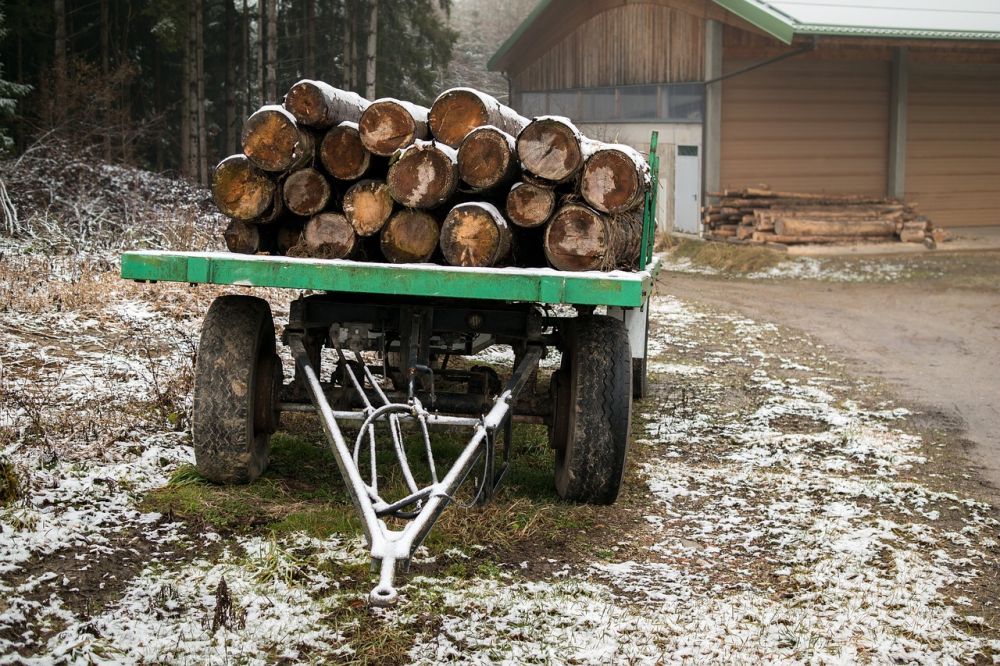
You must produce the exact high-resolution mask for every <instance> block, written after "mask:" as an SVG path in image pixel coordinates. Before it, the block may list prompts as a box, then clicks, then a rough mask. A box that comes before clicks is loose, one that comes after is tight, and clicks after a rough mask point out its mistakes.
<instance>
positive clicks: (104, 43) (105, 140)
mask: <svg viewBox="0 0 1000 666" xmlns="http://www.w3.org/2000/svg"><path fill="white" fill-rule="evenodd" d="M108 14H109V11H108V0H101V21H100V40H101V75H102V76H103V77H104V80H105V81H108V76H109V75H110V74H111V46H110V38H109V32H110V27H111V26H110V25H108V24H109V22H110V17H109V15H108ZM102 134H103V135H104V136H103V137H101V144H102V146H103V151H104V161H105V162H110V161H111V135H110V134H109V133H108V128H106V127H105V128H104V129H103V130H102Z"/></svg>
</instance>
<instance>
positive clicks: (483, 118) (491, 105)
mask: <svg viewBox="0 0 1000 666" xmlns="http://www.w3.org/2000/svg"><path fill="white" fill-rule="evenodd" d="M529 122H530V121H529V120H528V119H527V118H525V117H523V116H521V115H519V114H518V113H517V111H515V110H514V109H512V108H510V107H508V106H504V105H503V104H501V103H500V102H499V101H497V100H496V98H494V97H491V96H490V95H487V94H486V93H481V92H479V91H478V90H473V89H471V88H452V89H450V90H446V91H444V92H443V93H441V94H440V95H438V97H437V99H436V100H434V104H433V105H432V106H431V109H430V113H429V114H428V123H429V124H430V131H431V133H432V134H433V135H434V138H435V139H437V140H438V141H441V142H442V143H445V144H447V145H449V146H451V147H452V148H458V147H459V146H460V145H461V143H462V141H463V139H465V137H466V135H468V134H469V132H471V131H472V130H474V129H476V128H477V127H482V126H484V125H492V126H494V127H496V128H497V129H500V130H502V131H504V132H506V133H507V134H510V135H511V136H517V135H518V134H520V133H521V130H523V129H524V128H525V127H527V125H528V123H529Z"/></svg>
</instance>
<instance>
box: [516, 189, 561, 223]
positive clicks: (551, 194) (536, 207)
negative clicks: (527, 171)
mask: <svg viewBox="0 0 1000 666" xmlns="http://www.w3.org/2000/svg"><path fill="white" fill-rule="evenodd" d="M555 212H556V193H555V191H554V190H553V189H552V188H550V187H541V186H539V185H534V184H532V183H515V184H514V187H512V188H511V189H510V193H509V194H508V195H507V218H508V219H509V220H510V221H511V222H513V223H514V224H516V225H517V226H519V227H524V228H529V229H530V228H534V227H540V226H542V225H543V224H545V223H546V222H548V221H549V218H551V217H552V214H553V213H555Z"/></svg>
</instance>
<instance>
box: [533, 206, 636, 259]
mask: <svg viewBox="0 0 1000 666" xmlns="http://www.w3.org/2000/svg"><path fill="white" fill-rule="evenodd" d="M641 244H642V216H641V215H640V214H638V213H637V212H636V211H634V210H632V211H628V212H626V213H622V214H621V215H617V216H611V215H603V214H601V213H598V212H597V211H595V210H594V209H592V208H590V207H588V206H584V205H582V204H567V205H565V206H563V207H562V208H560V209H559V210H558V211H557V212H556V214H555V216H554V217H553V218H552V221H551V222H549V224H548V226H547V227H546V229H545V239H544V246H545V257H546V259H548V261H549V264H551V265H552V266H553V267H554V268H556V269H558V270H563V271H594V270H596V271H607V270H613V269H615V268H625V269H634V268H636V265H637V264H638V261H639V246H640V245H641Z"/></svg>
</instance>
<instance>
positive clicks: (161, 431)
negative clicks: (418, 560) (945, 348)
mask: <svg viewBox="0 0 1000 666" xmlns="http://www.w3.org/2000/svg"><path fill="white" fill-rule="evenodd" d="M178 289H179V290H182V289H184V287H178ZM162 293H166V294H167V295H168V297H166V298H165V301H166V303H167V305H163V304H161V303H152V302H150V301H144V300H142V299H139V298H135V297H127V298H121V297H120V294H116V293H112V294H111V295H110V296H109V297H108V298H107V299H106V302H104V303H102V304H101V305H100V306H99V307H93V306H91V307H88V308H77V309H75V310H74V309H72V308H66V309H63V310H61V311H52V312H45V313H39V312H33V313H28V312H23V313H18V312H16V311H9V312H6V313H5V315H4V318H3V320H2V323H0V343H2V344H0V363H2V364H3V367H2V370H3V373H2V378H3V387H4V392H5V398H10V397H12V396H13V397H16V398H17V399H16V400H14V401H12V400H10V399H5V401H4V403H3V406H2V407H0V429H2V430H0V432H3V433H5V434H6V437H5V439H4V440H3V441H4V442H6V443H5V444H4V449H3V456H4V457H5V458H7V459H9V460H11V461H12V462H13V463H14V464H15V465H16V466H18V467H19V468H21V469H23V470H28V472H29V477H30V493H29V494H28V498H27V499H26V500H22V501H20V502H17V503H15V504H13V505H10V506H8V507H6V508H0V664H2V663H22V662H24V661H25V659H24V658H22V656H19V653H20V654H21V655H28V654H31V655H39V656H38V659H37V660H36V661H37V663H50V662H51V661H63V662H67V663H88V662H91V661H98V662H108V663H148V662H155V661H167V662H181V663H264V662H273V661H276V660H279V659H284V660H287V661H289V662H298V661H315V662H324V661H333V660H337V659H343V658H349V657H350V655H351V654H352V651H353V650H355V645H354V644H352V642H351V640H350V635H351V634H352V631H353V630H354V629H355V628H356V627H355V625H353V624H352V623H356V622H357V621H358V620H357V619H350V620H348V621H347V622H346V623H345V622H344V621H341V620H338V619H336V618H337V617H338V613H342V612H343V611H344V609H351V608H356V607H357V605H358V604H359V603H361V600H362V599H363V598H364V595H365V593H366V592H367V588H365V589H363V590H358V589H357V584H356V582H355V583H352V586H351V587H349V588H345V583H346V582H347V581H348V580H349V576H346V575H343V574H341V568H342V567H344V565H349V566H352V567H355V568H356V567H357V566H358V565H359V564H363V563H364V561H365V557H366V556H365V552H364V548H363V545H362V544H361V543H360V540H359V539H357V538H355V539H340V538H331V539H328V540H326V541H322V542H321V541H318V540H316V539H312V538H308V537H305V536H304V535H302V534H292V535H290V536H286V537H281V538H278V537H274V538H271V539H262V538H260V537H231V538H226V537H222V536H220V535H218V534H216V533H214V532H211V531H207V532H203V533H200V534H197V536H194V535H192V532H191V531H190V526H185V525H180V524H178V523H176V522H172V521H171V519H170V518H169V517H164V516H159V515H156V514H144V513H142V512H141V510H140V509H139V506H140V504H139V502H140V500H141V498H142V496H143V493H144V492H146V491H147V490H149V489H151V488H154V487H157V486H161V485H163V484H164V483H166V481H167V479H168V477H169V476H170V474H171V473H172V472H173V471H174V470H176V469H177V468H178V467H179V466H180V465H181V464H182V463H184V462H188V461H190V460H191V453H190V448H189V447H188V440H187V436H186V435H185V434H184V433H183V428H182V427H181V429H180V430H178V431H175V430H172V428H171V425H172V424H171V419H172V418H176V419H178V420H177V421H176V423H177V424H179V425H180V426H183V423H184V419H185V418H186V417H185V416H184V414H185V413H186V410H188V409H189V408H190V405H189V397H188V394H187V393H186V389H183V390H182V389H179V388H177V387H183V386H186V384H185V382H184V381H183V380H184V379H185V377H187V375H188V374H189V372H190V363H191V352H192V345H193V342H192V341H193V340H195V339H196V332H197V329H198V326H199V322H200V314H201V313H203V312H204V306H203V304H202V306H200V310H199V311H198V313H197V315H195V316H192V315H191V308H190V304H188V310H187V312H186V313H185V311H184V308H182V307H181V305H183V304H184V303H185V301H184V299H183V298H182V297H181V296H176V297H174V300H171V297H169V295H170V294H175V293H176V294H183V293H185V292H183V291H177V292H172V291H166V292H162ZM171 304H172V305H171ZM168 306H169V307H168ZM651 316H652V322H653V329H652V330H653V333H652V338H651V340H650V351H651V353H652V354H653V356H654V357H653V358H652V359H651V364H650V370H651V373H652V375H653V376H652V385H653V387H654V389H653V391H654V395H653V397H652V398H651V399H649V400H647V401H644V402H641V403H637V405H636V413H635V421H634V426H633V435H634V442H633V449H632V451H633V454H632V455H633V459H634V460H635V461H636V463H637V467H638V471H637V477H636V478H637V483H638V484H639V487H637V488H634V489H633V490H632V491H631V493H630V498H629V499H628V501H627V502H626V503H625V504H623V505H622V507H621V509H620V511H622V512H623V513H624V512H627V511H634V510H639V511H641V512H642V514H641V515H642V516H643V517H644V521H642V522H643V523H644V525H645V528H644V529H642V530H638V531H634V532H632V531H629V530H623V531H622V533H621V535H620V538H621V541H620V542H619V544H618V545H616V546H615V547H614V548H612V549H611V550H609V551H608V552H605V553H596V552H595V554H594V555H593V557H592V558H590V559H584V560H582V561H576V560H574V561H569V562H566V563H556V564H561V568H558V569H556V570H555V571H554V573H544V572H545V571H551V570H552V568H553V566H555V565H552V563H551V562H547V563H546V562H541V561H539V560H538V559H537V558H539V557H541V556H531V557H529V559H528V560H525V561H524V563H523V564H519V563H508V565H505V566H504V567H503V568H502V569H501V572H500V573H499V574H498V578H497V577H478V578H477V577H474V578H473V579H472V580H471V581H468V580H464V581H458V580H454V579H450V578H420V577H410V578H404V580H408V581H409V584H408V585H406V586H405V587H404V588H403V589H402V593H403V595H404V599H405V601H404V602H403V603H402V604H401V605H400V606H399V607H398V608H396V609H394V610H391V611H387V612H379V613H376V612H374V611H371V612H369V613H368V615H367V616H363V617H362V619H361V620H360V621H362V622H372V623H379V622H381V623H399V624H400V625H402V626H405V627H410V629H409V631H410V633H411V634H412V636H413V638H412V641H411V644H410V645H409V646H408V654H409V658H410V660H412V661H414V662H416V663H442V662H449V661H451V662H461V663H510V664H520V663H578V664H579V663H583V664H606V663H656V662H676V661H685V660H686V661H689V662H691V663H702V662H706V661H723V662H733V663H758V662H760V661H762V660H763V661H782V662H811V663H832V662H851V661H878V662H890V661H896V662H907V663H965V662H970V661H974V660H976V659H980V660H989V659H993V655H994V654H996V653H998V652H1000V644H998V643H996V642H995V641H993V640H992V639H993V637H995V636H996V635H997V631H996V629H997V628H996V627H994V626H992V625H991V622H992V619H991V618H992V615H991V614H986V615H985V616H984V613H983V608H987V609H989V608H990V606H989V604H991V603H992V602H991V601H989V600H987V599H985V598H981V595H980V596H979V597H977V596H976V595H977V593H976V592H975V591H970V590H974V589H975V585H976V584H977V583H978V582H979V580H980V578H981V577H982V576H983V575H984V574H986V573H987V572H991V571H995V570H996V566H997V552H998V548H997V546H998V541H997V537H998V532H1000V529H998V523H997V521H996V519H995V518H994V511H993V509H992V508H991V507H990V506H988V505H986V504H982V503H980V502H978V501H975V500H972V499H969V498H966V497H963V496H962V495H961V494H957V493H952V492H944V491H942V490H941V489H938V488H935V487H933V486H932V485H930V484H929V482H928V480H929V479H930V478H931V476H930V475H929V474H927V472H926V471H925V469H924V468H926V467H927V465H928V464H929V463H928V461H927V456H928V454H927V451H926V448H927V447H926V443H925V442H923V441H922V440H921V439H920V438H919V437H917V436H915V435H912V434H908V433H907V432H906V431H905V425H906V418H907V415H908V414H907V412H906V411H905V410H902V409H898V408H896V407H895V406H893V405H891V404H878V405H875V406H872V405H868V404H866V403H865V401H863V400H860V399H859V397H858V396H856V395H854V392H856V391H858V390H859V389H858V386H857V385H856V384H853V383H851V380H848V379H845V378H843V377H841V376H840V375H839V374H838V373H839V367H838V365H837V364H836V363H835V362H834V361H831V360H829V359H826V358H825V357H824V356H823V352H822V349H819V348H816V347H812V348H811V351H801V350H803V349H806V350H808V349H810V347H809V346H808V345H805V344H803V345H801V346H800V347H798V348H796V347H794V346H793V347H791V348H786V346H782V348H781V352H780V353H778V352H776V351H775V349H776V345H774V344H773V341H774V340H775V339H778V336H779V335H780V334H782V332H780V331H779V330H778V329H777V328H776V327H774V326H772V325H769V324H761V323H758V322H754V321H752V320H748V319H745V318H742V317H735V316H730V315H728V314H725V313H717V312H711V311H702V310H699V309H696V308H693V307H691V306H690V305H688V304H686V303H683V302H680V301H677V300H675V299H672V298H658V299H657V300H656V302H655V305H654V308H653V310H652V315H651ZM140 334H141V335H140ZM783 335H784V337H782V338H781V339H783V340H788V339H789V338H788V337H787V334H783ZM736 341H739V342H740V344H734V342H736ZM796 349H800V351H796ZM495 351H496V350H494V352H495ZM494 355H495V356H496V358H495V359H494V358H493V356H494ZM494 355H491V354H490V353H487V354H486V355H485V356H484V358H483V359H481V360H488V361H490V362H493V361H494V360H495V361H496V362H498V363H509V361H510V360H511V359H509V358H507V356H506V355H504V354H502V353H500V354H494ZM501 357H502V358H501ZM39 390H42V391H43V393H39ZM172 391H179V393H177V394H176V395H175V394H174V393H173V392H172ZM171 397H173V398H174V399H173V402H170V401H169V400H168V398H171ZM42 398H44V400H42ZM165 401H166V402H165ZM159 406H164V409H162V410H160V409H159ZM158 410H159V411H158ZM175 411H176V412H179V413H180V416H177V415H176V414H175V415H174V416H171V414H172V413H174V412H175ZM38 425H41V426H44V428H43V429H42V430H41V431H39V429H38V428H36V427H34V426H38ZM515 464H516V461H515ZM636 505H638V507H639V508H638V509H636V508H634V507H635V506H636ZM127 534H133V535H134V534H138V535H141V539H140V541H141V544H140V543H139V542H136V541H134V540H133V541H125V540H124V536H125V535H127ZM130 544H131V545H130ZM140 545H141V548H140ZM129 548H140V549H139V550H137V551H136V553H135V554H133V556H132V557H133V563H132V564H133V566H132V568H131V569H127V568H126V569H122V570H121V574H122V576H126V575H127V576H128V577H129V579H128V580H122V581H118V582H117V584H118V585H119V587H120V589H119V590H118V591H117V592H116V593H115V594H113V595H110V596H109V597H108V598H107V599H103V600H101V601H100V602H96V601H95V606H94V607H91V608H86V609H85V608H81V607H80V606H79V604H76V605H74V604H73V603H71V598H72V592H73V589H72V587H73V585H74V580H75V579H74V576H77V575H82V572H84V571H85V570H86V569H87V568H89V567H97V566H98V565H99V564H100V562H101V560H102V558H109V559H112V560H113V559H114V558H116V557H122V556H123V554H122V552H121V551H123V550H127V549H129ZM435 554H436V553H430V555H432V556H433V555H435ZM543 564H546V565H548V566H541V565H543ZM129 572H131V573H129ZM419 573H420V566H419V564H418V565H416V566H415V568H414V573H413V574H411V576H415V575H416V574H419ZM484 576H485V574H484ZM223 580H224V581H225V586H224V589H223V585H222V581H223ZM108 583H109V585H110V584H111V581H110V580H109V581H108ZM101 588H102V589H103V583H101ZM980 589H981V588H980ZM970 595H971V596H972V598H970ZM984 602H985V603H986V605H984ZM992 612H993V611H990V613H992ZM428 614H430V615H432V616H434V617H435V618H437V617H439V618H440V621H437V620H435V621H433V622H430V623H427V622H425V621H423V620H419V621H418V616H420V617H425V616H427V615H428ZM427 627H430V629H428V628H427ZM42 655H47V656H46V657H43V656H42Z"/></svg>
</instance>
